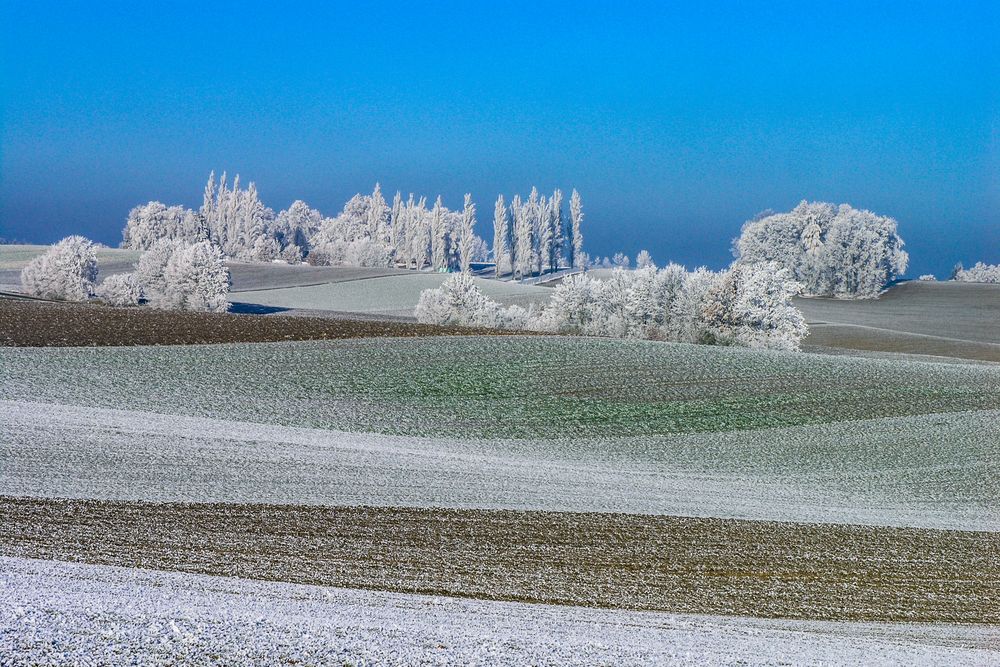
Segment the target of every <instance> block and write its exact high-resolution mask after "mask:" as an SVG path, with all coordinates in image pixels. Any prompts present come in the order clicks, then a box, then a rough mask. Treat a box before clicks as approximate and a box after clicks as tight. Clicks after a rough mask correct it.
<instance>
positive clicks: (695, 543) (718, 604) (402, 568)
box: [0, 497, 1000, 623]
mask: <svg viewBox="0 0 1000 667" xmlns="http://www.w3.org/2000/svg"><path fill="white" fill-rule="evenodd" d="M0 554H2V555H9V556H21V557H30V558H47V559H56V560H74V561H85V562H89V563H97V564H109V565H120V566H133V567H144V568H152V569H162V570H176V571H184V572H197V573H203V574H214V575H229V576H237V577H244V578H250V579H263V580H273V581H288V582H295V583H308V584H320V585H331V586H342V587H353V588H368V589H377V590H387V591H400V592H419V593H430V594H441V595H453V596H465V597H475V598H485V599H496V600H521V601H528V602H547V603H556V604H572V605H583V606H600V607H613V608H625V609H646V610H662V611H670V612H696V613H710V614H740V615H749V616H761V617H786V618H814V619H839V620H871V621H927V622H960V623H995V622H996V621H997V619H998V618H1000V535H998V534H997V533H986V532H978V533H977V532H957V531H935V530H918V529H893V528H871V527H859V526H831V525H809V524H794V523H775V522H757V521H737V520H724V519H690V518H678V517H648V516H635V515H624V514H575V513H553V512H516V511H472V510H443V509H404V508H365V507H350V508H348V507H332V508H331V507H327V508H324V507H304V506H280V505H220V504H158V503H138V502H97V501H64V500H45V499H26V498H11V497H0Z"/></svg>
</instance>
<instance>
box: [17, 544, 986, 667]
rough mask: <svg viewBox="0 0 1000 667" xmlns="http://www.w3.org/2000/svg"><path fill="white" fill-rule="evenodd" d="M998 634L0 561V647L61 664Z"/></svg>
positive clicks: (483, 659)
mask: <svg viewBox="0 0 1000 667" xmlns="http://www.w3.org/2000/svg"><path fill="white" fill-rule="evenodd" d="M998 642H1000V635H998V631H997V630H996V629H995V628H986V627H979V626H954V625H914V624H905V625H898V624H878V623H831V622H817V621H774V620H761V619H753V618H738V617H718V616H703V615H673V614H661V613H652V612H627V611H617V610H601V609H587V608H579V607H576V608H570V607H552V606H548V605H539V604H534V605H527V604H520V603H512V602H491V601H478V600H462V599H454V598H442V597H434V596H422V595H414V594H403V593H373V592H369V591H359V590H351V589H343V588H329V587H319V586H308V585H298V584H286V583H271V582H259V581H250V580H243V579H232V578H223V577H211V576H205V575H197V574H183V573H170V572H157V571H151V570H141V569H127V568H116V567H109V566H95V565H85V564H79V563H61V562H52V561H39V560H28V559H17V558H0V652H2V653H7V654H16V655H20V656H23V657H24V659H25V662H30V663H32V664H38V665H46V664H56V663H58V662H60V661H63V662H65V661H71V662H75V661H81V662H82V661H84V660H94V659H97V660H98V661H105V660H106V661H108V662H113V661H116V660H117V659H118V657H120V655H122V654H125V653H127V654H129V655H131V656H133V658H134V659H139V660H140V661H141V662H160V661H167V662H173V661H180V660H183V661H185V662H195V663H198V662H206V663H213V664H214V663H220V662H221V663H226V664H240V663H249V662H254V663H258V664H259V663H267V664H278V663H288V664H293V663H306V664H327V663H337V664H340V663H348V664H351V663H364V664H367V663H372V664H378V663H386V662H388V663H410V664H414V663H421V664H423V663H425V662H433V663H439V662H440V663H452V664H455V663H465V664H467V663H498V664H499V663H505V664H528V663H531V664H540V663H549V662H551V663H558V664H561V665H593V664H612V663H613V664H619V665H645V664H654V663H655V664H660V663H665V662H669V663H670V664H678V665H700V664H705V663H716V662H725V661H731V660H734V659H735V660H738V661H740V662H741V663H742V664H788V663H790V662H799V663H801V662H810V663H812V662H816V663H825V664H829V663H842V664H860V663H864V662H873V661H877V662H879V664H883V665H894V664H899V665H935V664H950V665H985V664H988V663H990V662H995V661H996V660H997V659H998V655H997V649H996V647H997V645H998Z"/></svg>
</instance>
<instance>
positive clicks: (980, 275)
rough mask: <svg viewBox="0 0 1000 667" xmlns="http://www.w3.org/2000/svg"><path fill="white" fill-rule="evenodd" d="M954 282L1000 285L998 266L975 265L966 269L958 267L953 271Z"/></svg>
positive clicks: (981, 263) (999, 267)
mask: <svg viewBox="0 0 1000 667" xmlns="http://www.w3.org/2000/svg"><path fill="white" fill-rule="evenodd" d="M955 280H957V281H959V282H964V283H1000V264H984V263H983V262H976V264H975V265H974V266H972V267H970V268H968V269H963V268H962V267H961V265H959V267H958V269H956V271H955Z"/></svg>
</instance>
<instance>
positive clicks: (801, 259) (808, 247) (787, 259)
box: [734, 201, 909, 298]
mask: <svg viewBox="0 0 1000 667" xmlns="http://www.w3.org/2000/svg"><path fill="white" fill-rule="evenodd" d="M734 246H735V247H734V251H735V252H736V255H737V263H738V264H754V263H759V262H776V263H778V264H779V265H780V266H782V267H783V268H786V269H788V271H789V273H790V274H791V276H792V278H793V279H794V280H795V281H797V282H799V283H801V284H802V286H803V293H805V294H807V295H810V296H838V297H854V298H867V297H874V296H878V294H879V293H880V292H881V291H882V290H883V289H884V288H885V287H886V285H888V284H889V283H890V282H892V281H893V280H895V279H896V278H898V277H899V276H901V275H902V274H903V272H904V271H905V270H906V265H907V263H908V259H909V257H908V255H907V253H906V251H904V250H903V249H902V248H903V240H902V239H901V238H900V237H899V234H898V232H897V223H896V221H895V220H893V219H892V218H889V217H885V216H879V215H876V214H874V213H872V212H871V211H863V210H858V209H854V208H852V207H851V206H848V205H847V204H841V205H840V206H834V205H833V204H826V203H809V202H805V201H803V202H802V203H801V204H799V205H798V206H797V207H796V208H795V209H793V210H792V211H791V212H789V213H778V214H770V215H765V216H761V217H758V218H755V219H754V220H751V221H749V222H747V223H746V224H745V225H744V226H743V230H742V233H741V235H740V237H739V238H738V239H737V240H736V242H735V244H734Z"/></svg>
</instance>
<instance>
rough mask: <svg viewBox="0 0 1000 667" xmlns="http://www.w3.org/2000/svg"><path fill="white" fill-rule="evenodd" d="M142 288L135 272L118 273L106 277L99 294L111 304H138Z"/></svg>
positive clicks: (98, 291) (120, 305)
mask: <svg viewBox="0 0 1000 667" xmlns="http://www.w3.org/2000/svg"><path fill="white" fill-rule="evenodd" d="M141 295H142V288H141V287H140V285H139V280H138V279H137V278H136V276H135V274H134V273H116V274H115V275H113V276H108V277H107V278H105V279H104V282H102V283H101V284H100V285H99V286H98V288H97V296H98V297H99V298H100V299H101V300H102V301H103V302H104V303H106V304H108V305H109V306H119V307H123V306H137V305H139V297H140V296H141Z"/></svg>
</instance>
